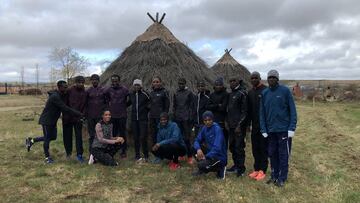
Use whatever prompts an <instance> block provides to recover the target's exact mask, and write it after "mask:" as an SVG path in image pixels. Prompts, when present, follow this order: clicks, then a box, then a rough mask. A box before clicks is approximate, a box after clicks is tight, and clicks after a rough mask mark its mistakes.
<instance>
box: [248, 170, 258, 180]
mask: <svg viewBox="0 0 360 203" xmlns="http://www.w3.org/2000/svg"><path fill="white" fill-rule="evenodd" d="M258 174H259V171H254V172H252V173H250V174H249V177H250V178H254V179H255V177H256V176H257V175H258Z"/></svg>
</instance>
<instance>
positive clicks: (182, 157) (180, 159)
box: [178, 156, 186, 161]
mask: <svg viewBox="0 0 360 203" xmlns="http://www.w3.org/2000/svg"><path fill="white" fill-rule="evenodd" d="M178 160H179V161H185V160H186V157H185V156H179V158H178Z"/></svg>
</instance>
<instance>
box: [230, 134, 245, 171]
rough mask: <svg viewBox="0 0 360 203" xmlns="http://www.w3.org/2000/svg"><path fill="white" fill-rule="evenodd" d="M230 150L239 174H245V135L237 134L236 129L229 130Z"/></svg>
mask: <svg viewBox="0 0 360 203" xmlns="http://www.w3.org/2000/svg"><path fill="white" fill-rule="evenodd" d="M229 148H230V152H231V154H232V159H233V161H234V165H235V167H237V168H238V172H239V173H244V172H245V169H246V168H245V135H244V134H243V133H240V134H236V133H235V128H230V129H229Z"/></svg>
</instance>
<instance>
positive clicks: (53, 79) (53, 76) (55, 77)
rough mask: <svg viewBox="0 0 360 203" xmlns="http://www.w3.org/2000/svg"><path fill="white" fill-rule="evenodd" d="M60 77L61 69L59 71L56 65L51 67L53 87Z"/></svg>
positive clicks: (50, 73)
mask: <svg viewBox="0 0 360 203" xmlns="http://www.w3.org/2000/svg"><path fill="white" fill-rule="evenodd" d="M58 78H59V71H57V70H56V69H55V68H54V67H51V69H50V72H49V80H50V83H51V87H52V88H53V89H54V87H55V83H56V80H57V79H58Z"/></svg>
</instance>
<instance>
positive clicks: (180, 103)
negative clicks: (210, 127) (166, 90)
mask: <svg viewBox="0 0 360 203" xmlns="http://www.w3.org/2000/svg"><path fill="white" fill-rule="evenodd" d="M194 97H195V96H194V94H193V93H192V92H191V91H190V90H188V89H187V88H186V89H183V90H177V91H176V93H175V95H174V106H173V107H174V108H173V112H174V117H175V120H178V121H187V120H192V119H193V118H192V115H193V112H194Z"/></svg>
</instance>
